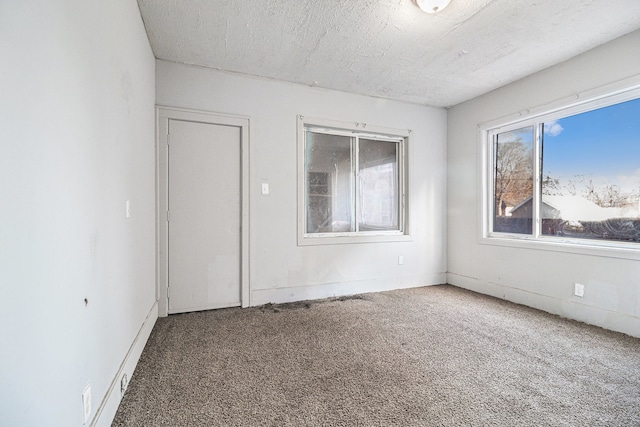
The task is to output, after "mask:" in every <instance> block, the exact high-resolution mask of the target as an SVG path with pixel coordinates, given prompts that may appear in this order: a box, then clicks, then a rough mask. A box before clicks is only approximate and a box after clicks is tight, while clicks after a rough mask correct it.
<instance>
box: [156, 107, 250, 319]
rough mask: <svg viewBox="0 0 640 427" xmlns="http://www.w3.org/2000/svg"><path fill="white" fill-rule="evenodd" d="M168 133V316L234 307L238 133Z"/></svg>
mask: <svg viewBox="0 0 640 427" xmlns="http://www.w3.org/2000/svg"><path fill="white" fill-rule="evenodd" d="M168 128H169V129H168V133H169V135H168V138H169V141H168V142H169V146H168V169H169V170H168V210H169V212H168V228H169V230H168V240H169V241H168V254H167V255H168V270H169V271H168V300H169V313H180V312H186V311H197V310H208V309H214V308H222V307H232V306H239V305H240V303H241V298H240V277H241V276H240V275H241V267H240V266H241V264H240V263H241V236H240V227H241V167H240V165H241V133H240V132H241V130H240V128H239V127H236V126H226V125H216V124H211V123H199V122H190V121H184V120H174V119H171V120H169V123H168Z"/></svg>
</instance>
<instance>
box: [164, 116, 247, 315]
mask: <svg viewBox="0 0 640 427" xmlns="http://www.w3.org/2000/svg"><path fill="white" fill-rule="evenodd" d="M169 120H183V121H187V122H196V123H206V124H212V125H222V126H234V127H238V128H239V129H240V152H241V164H240V180H241V187H242V190H241V195H240V197H241V199H242V200H241V202H240V230H239V231H240V247H241V250H240V302H241V306H242V307H249V305H250V298H249V297H250V281H249V271H250V268H249V195H250V192H249V177H250V175H249V118H248V117H242V116H232V115H227V114H220V113H211V112H206V111H197V110H188V109H183V108H174V107H167V106H160V105H157V106H156V207H157V212H156V234H157V235H156V242H157V243H156V244H157V251H156V252H157V253H156V257H157V259H156V262H157V266H158V267H157V268H158V271H157V283H156V300H157V301H158V316H160V317H165V316H167V315H168V313H169V299H168V286H169V259H168V253H169V227H168V226H167V223H168V222H167V207H168V201H169V162H168V158H169V157H168V156H169V150H168V143H169V138H168V130H169Z"/></svg>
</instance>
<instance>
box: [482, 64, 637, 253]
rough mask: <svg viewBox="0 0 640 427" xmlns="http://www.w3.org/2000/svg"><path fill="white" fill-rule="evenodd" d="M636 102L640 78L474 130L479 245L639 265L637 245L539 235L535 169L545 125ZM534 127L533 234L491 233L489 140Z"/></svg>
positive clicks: (491, 158) (492, 163)
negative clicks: (476, 147) (614, 259)
mask: <svg viewBox="0 0 640 427" xmlns="http://www.w3.org/2000/svg"><path fill="white" fill-rule="evenodd" d="M638 98H640V76H636V77H633V78H630V79H626V80H623V81H621V82H617V83H613V84H611V85H607V86H604V87H601V88H597V89H594V90H591V91H586V92H583V93H578V94H575V95H574V96H571V97H569V98H565V99H562V100H559V101H556V102H554V103H551V104H548V105H545V106H540V107H536V108H532V109H529V110H524V111H520V112H517V113H515V114H513V115H510V116H508V117H505V118H502V119H498V120H494V121H491V122H487V123H483V124H480V125H479V126H478V140H479V141H480V150H479V168H478V169H479V171H480V173H481V176H480V179H479V181H478V182H479V189H478V194H479V195H480V203H479V215H478V218H479V219H480V223H479V230H480V236H479V240H478V241H479V243H481V244H490V245H498V246H508V247H518V248H526V249H536V250H552V251H558V252H568V253H577V254H584V255H593V256H600V257H610V258H623V259H633V260H640V244H639V243H628V242H617V241H613V240H590V239H578V238H566V237H559V236H546V235H542V234H541V221H540V206H539V205H540V197H541V194H540V193H541V189H540V166H541V165H540V163H541V155H540V149H541V143H540V138H541V125H542V124H543V123H545V122H550V121H553V120H559V119H562V118H564V117H568V116H573V115H576V114H580V113H585V112H588V111H592V110H596V109H599V108H603V107H607V106H610V105H614V104H619V103H622V102H625V101H630V100H633V99H638ZM526 126H534V132H535V135H534V153H533V156H534V159H533V162H534V165H533V167H534V172H533V173H534V177H533V183H534V184H533V185H534V190H533V206H532V208H533V227H532V228H533V231H532V233H531V234H515V233H503V232H494V231H492V225H493V218H494V209H495V206H494V204H495V203H494V200H493V198H494V176H493V175H494V167H495V156H494V137H495V135H497V134H499V133H503V132H508V131H511V130H515V129H520V128H523V127H526Z"/></svg>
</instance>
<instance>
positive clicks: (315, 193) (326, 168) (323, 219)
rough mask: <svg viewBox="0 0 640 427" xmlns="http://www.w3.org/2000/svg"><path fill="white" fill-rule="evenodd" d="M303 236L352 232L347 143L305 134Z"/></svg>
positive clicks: (342, 139)
mask: <svg viewBox="0 0 640 427" xmlns="http://www.w3.org/2000/svg"><path fill="white" fill-rule="evenodd" d="M305 139H306V149H305V171H306V182H307V186H306V206H307V233H330V232H345V231H354V229H355V227H354V221H353V207H352V203H351V200H352V198H353V196H352V193H353V181H352V167H351V157H352V156H351V139H352V138H350V137H348V136H341V135H329V134H322V133H315V132H310V131H307V132H306V138H305Z"/></svg>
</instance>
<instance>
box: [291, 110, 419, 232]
mask: <svg viewBox="0 0 640 427" xmlns="http://www.w3.org/2000/svg"><path fill="white" fill-rule="evenodd" d="M299 139H300V144H299V150H300V153H299V169H300V174H299V175H300V177H301V178H302V180H301V181H299V183H298V186H299V188H298V192H299V196H300V197H299V199H300V201H301V202H302V203H299V215H298V221H299V230H300V231H299V241H300V243H301V244H324V243H343V242H358V241H368V242H370V241H385V240H398V237H400V238H401V239H400V240H402V238H403V237H405V236H406V235H407V234H406V231H407V230H406V220H405V206H406V203H405V197H406V192H405V186H406V179H405V172H406V168H405V156H404V152H405V146H406V141H407V139H408V132H402V131H393V130H389V129H383V128H373V127H371V126H366V125H364V124H354V125H349V124H346V123H342V122H333V121H327V120H318V119H305V118H303V117H300V119H299Z"/></svg>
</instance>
